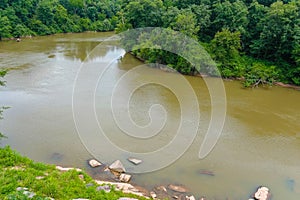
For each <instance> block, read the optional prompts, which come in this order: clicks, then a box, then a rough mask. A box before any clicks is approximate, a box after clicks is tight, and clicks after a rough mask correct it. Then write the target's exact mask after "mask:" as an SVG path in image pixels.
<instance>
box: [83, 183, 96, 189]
mask: <svg viewBox="0 0 300 200" xmlns="http://www.w3.org/2000/svg"><path fill="white" fill-rule="evenodd" d="M92 186H94V184H93V183H88V184H86V185H85V187H87V188H89V187H92Z"/></svg>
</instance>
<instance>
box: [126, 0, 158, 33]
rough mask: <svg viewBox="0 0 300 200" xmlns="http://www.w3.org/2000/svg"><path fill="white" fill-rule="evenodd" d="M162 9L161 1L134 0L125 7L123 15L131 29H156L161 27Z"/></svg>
mask: <svg viewBox="0 0 300 200" xmlns="http://www.w3.org/2000/svg"><path fill="white" fill-rule="evenodd" d="M162 9H163V3H162V1H161V0H134V1H130V3H129V4H127V5H126V7H125V10H124V13H125V18H126V20H127V23H129V24H131V25H132V26H133V28H139V27H158V26H161V25H162V22H161V12H162Z"/></svg>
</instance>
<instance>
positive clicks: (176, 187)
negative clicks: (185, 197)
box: [168, 184, 187, 193]
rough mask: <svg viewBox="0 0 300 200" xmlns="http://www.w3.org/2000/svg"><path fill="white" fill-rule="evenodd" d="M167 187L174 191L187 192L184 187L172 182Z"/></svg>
mask: <svg viewBox="0 0 300 200" xmlns="http://www.w3.org/2000/svg"><path fill="white" fill-rule="evenodd" d="M168 188H169V189H171V190H173V191H175V192H180V193H185V192H187V189H186V188H184V187H183V186H179V185H172V184H170V185H169V186H168Z"/></svg>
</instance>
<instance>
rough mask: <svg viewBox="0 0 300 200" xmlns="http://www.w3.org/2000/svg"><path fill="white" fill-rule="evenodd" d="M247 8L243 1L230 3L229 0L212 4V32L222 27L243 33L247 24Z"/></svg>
mask: <svg viewBox="0 0 300 200" xmlns="http://www.w3.org/2000/svg"><path fill="white" fill-rule="evenodd" d="M247 15H248V8H247V6H246V4H245V3H244V2H243V1H240V0H237V1H234V2H233V3H231V2H230V1H229V0H225V1H224V2H222V3H221V2H218V3H215V4H214V5H213V15H212V18H213V19H212V30H213V33H216V32H217V31H220V30H222V29H224V28H226V29H228V30H230V31H239V32H240V33H242V34H244V33H245V32H246V26H247V24H248V18H247Z"/></svg>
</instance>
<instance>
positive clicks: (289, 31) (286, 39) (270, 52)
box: [250, 1, 300, 62]
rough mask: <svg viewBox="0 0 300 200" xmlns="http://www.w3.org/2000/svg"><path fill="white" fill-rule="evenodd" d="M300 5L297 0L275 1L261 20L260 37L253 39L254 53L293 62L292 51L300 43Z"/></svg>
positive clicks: (275, 59)
mask: <svg viewBox="0 0 300 200" xmlns="http://www.w3.org/2000/svg"><path fill="white" fill-rule="evenodd" d="M299 13H300V7H298V6H297V4H296V3H295V2H290V3H288V4H284V3H283V2H281V1H278V2H275V3H273V4H272V5H271V7H270V8H269V9H268V12H267V14H266V16H265V17H264V18H262V19H261V21H260V26H261V27H262V31H261V33H260V37H259V39H257V40H255V41H253V44H252V45H251V46H250V47H251V52H252V53H253V55H255V56H257V57H261V58H265V59H270V60H272V61H280V60H283V59H284V60H286V61H288V62H291V61H292V59H291V57H292V54H293V53H292V51H293V50H294V49H295V48H297V44H299V43H300V37H295V36H297V35H298V36H299V35H300V29H299V28H298V27H299V26H300V24H299V22H300V20H299V17H300V15H299Z"/></svg>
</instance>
